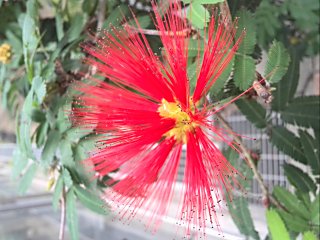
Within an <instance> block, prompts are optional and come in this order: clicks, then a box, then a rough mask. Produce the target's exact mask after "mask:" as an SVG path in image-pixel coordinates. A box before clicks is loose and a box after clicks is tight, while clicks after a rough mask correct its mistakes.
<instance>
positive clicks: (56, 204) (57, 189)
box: [52, 174, 64, 211]
mask: <svg viewBox="0 0 320 240" xmlns="http://www.w3.org/2000/svg"><path fill="white" fill-rule="evenodd" d="M63 187H64V186H63V179H62V175H61V174H60V175H59V177H58V180H57V182H56V186H55V188H54V192H53V195H52V206H53V209H54V210H55V211H56V210H58V207H59V200H60V197H61V195H62V190H63Z"/></svg>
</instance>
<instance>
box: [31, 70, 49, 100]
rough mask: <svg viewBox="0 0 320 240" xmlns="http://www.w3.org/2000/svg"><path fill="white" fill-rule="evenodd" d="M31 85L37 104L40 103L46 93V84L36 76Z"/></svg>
mask: <svg viewBox="0 0 320 240" xmlns="http://www.w3.org/2000/svg"><path fill="white" fill-rule="evenodd" d="M32 87H33V89H34V92H35V94H36V96H37V100H38V104H41V103H42V102H43V99H44V97H45V96H46V93H47V86H46V83H45V81H43V79H42V77H39V76H36V77H35V78H34V79H33V80H32Z"/></svg>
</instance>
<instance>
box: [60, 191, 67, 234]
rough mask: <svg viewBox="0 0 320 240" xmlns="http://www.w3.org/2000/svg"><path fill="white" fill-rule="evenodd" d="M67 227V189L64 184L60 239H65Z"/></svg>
mask: <svg viewBox="0 0 320 240" xmlns="http://www.w3.org/2000/svg"><path fill="white" fill-rule="evenodd" d="M65 228H66V190H65V188H64V186H63V188H62V195H61V215H60V230H59V240H64V233H65Z"/></svg>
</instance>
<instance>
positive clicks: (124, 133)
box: [71, 0, 243, 236]
mask: <svg viewBox="0 0 320 240" xmlns="http://www.w3.org/2000/svg"><path fill="white" fill-rule="evenodd" d="M153 10H154V13H155V25H156V28H157V30H158V31H159V33H160V38H161V41H162V43H163V47H164V56H163V60H164V61H160V60H159V58H158V57H157V56H156V54H154V53H153V52H152V50H151V48H150V45H149V43H148V41H147V39H146V37H145V35H144V34H143V30H142V29H141V28H140V27H139V24H138V23H137V25H138V28H137V29H134V28H132V27H129V26H127V25H126V26H125V27H124V29H123V30H118V29H115V28H113V27H111V30H110V31H109V32H107V33H105V36H103V37H102V38H100V39H99V40H97V42H96V45H90V44H85V45H84V46H83V48H84V51H85V52H86V53H87V54H88V55H89V56H90V57H88V58H87V62H88V63H89V64H90V65H92V66H95V67H96V69H97V70H98V73H99V74H100V75H101V76H103V77H105V78H108V79H109V80H110V82H108V83H106V82H102V81H100V80H97V79H90V80H88V82H86V83H84V82H83V83H79V84H78V85H77V86H76V87H75V88H76V90H78V91H80V92H81V94H79V96H78V99H79V100H78V103H79V104H78V105H77V106H76V107H75V108H74V109H73V113H72V116H71V117H72V120H73V122H74V124H75V125H76V126H80V127H82V128H88V129H94V130H95V131H96V132H97V133H98V134H101V138H99V140H98V141H97V150H94V152H93V153H92V154H91V157H90V158H89V159H88V161H90V162H92V163H93V166H94V170H95V171H96V172H97V174H98V175H99V176H105V175H108V174H110V173H111V172H114V171H116V170H117V175H118V176H121V178H120V179H117V181H115V182H113V186H112V187H111V188H110V190H109V193H108V196H107V198H108V200H109V202H110V203H111V204H112V205H114V206H115V207H117V209H118V211H119V214H120V217H121V218H123V219H132V218H133V217H134V216H135V215H136V214H137V212H138V211H142V212H143V213H146V214H145V216H144V217H146V218H147V223H148V226H149V227H153V229H156V228H157V227H158V226H159V223H160V221H161V217H162V216H165V215H167V213H168V210H169V206H170V204H171V202H172V199H173V197H174V194H175V193H176V191H174V189H175V183H176V178H177V172H178V167H179V164H180V157H181V153H182V148H183V146H184V145H185V147H186V163H185V168H184V177H183V187H182V188H181V189H179V190H178V192H179V194H178V197H179V198H180V202H179V210H178V212H179V215H178V216H177V217H179V219H178V221H179V223H180V224H181V225H183V226H184V227H185V229H186V231H185V234H186V236H188V235H190V234H191V233H192V231H193V228H195V229H196V230H197V231H198V230H199V231H200V233H201V234H205V228H206V227H208V225H210V227H213V225H216V226H217V228H218V230H219V231H221V229H220V226H219V224H218V220H217V216H216V212H217V211H218V210H219V209H220V208H221V203H220V201H221V199H225V196H224V189H226V190H227V191H226V192H227V193H228V192H229V191H230V189H231V188H232V186H233V185H234V182H235V181H236V180H235V178H234V174H235V173H236V172H237V171H236V170H235V169H234V168H233V167H232V166H231V165H230V163H229V162H228V161H227V159H226V158H225V157H224V156H223V155H222V153H221V152H220V150H219V149H218V147H217V146H216V145H215V144H214V142H213V140H215V141H216V140H219V141H222V142H225V143H226V144H228V145H229V146H232V147H233V148H234V149H235V150H237V148H236V147H235V146H234V145H233V142H232V134H233V133H229V132H227V131H225V130H223V129H220V128H218V127H216V126H214V125H213V121H212V119H213V118H212V116H213V115H214V114H215V113H216V112H218V111H219V110H221V108H220V109H215V108H213V107H210V106H209V105H207V104H201V102H206V101H205V100H203V99H205V97H206V95H207V93H208V90H209V89H210V87H211V86H212V85H213V84H214V82H215V81H216V80H217V78H218V77H219V76H220V74H221V73H222V72H223V71H224V69H225V68H226V67H227V65H228V63H229V62H230V60H231V59H232V57H233V56H234V54H235V52H236V50H237V48H238V46H239V43H240V41H241V38H242V37H240V39H238V40H237V39H235V32H236V30H235V26H234V25H235V24H230V23H229V22H228V21H227V20H225V19H222V18H221V17H217V18H212V19H211V20H210V23H209V26H208V28H207V34H206V36H205V40H204V54H203V56H202V57H200V56H198V62H199V67H198V72H197V82H196V87H195V90H194V92H193V93H191V92H190V84H189V77H188V74H187V65H188V40H189V39H190V32H189V31H186V29H190V26H189V24H188V22H187V20H186V18H181V14H180V15H179V14H177V13H181V12H183V11H184V10H183V9H182V7H181V5H180V3H179V2H178V1H176V0H171V1H170V7H169V9H168V10H167V11H166V12H165V13H164V14H163V15H161V14H160V12H159V11H158V9H157V5H156V4H155V3H154V2H153ZM217 19H218V20H217ZM241 36H243V34H242V35H241ZM199 55H200V54H199Z"/></svg>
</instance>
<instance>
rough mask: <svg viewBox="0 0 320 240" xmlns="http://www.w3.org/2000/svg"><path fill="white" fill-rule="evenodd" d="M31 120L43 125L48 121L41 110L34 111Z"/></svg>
mask: <svg viewBox="0 0 320 240" xmlns="http://www.w3.org/2000/svg"><path fill="white" fill-rule="evenodd" d="M31 119H32V121H34V122H37V123H43V122H44V121H45V120H46V115H45V113H43V112H42V111H41V110H39V109H33V110H32V112H31Z"/></svg>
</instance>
